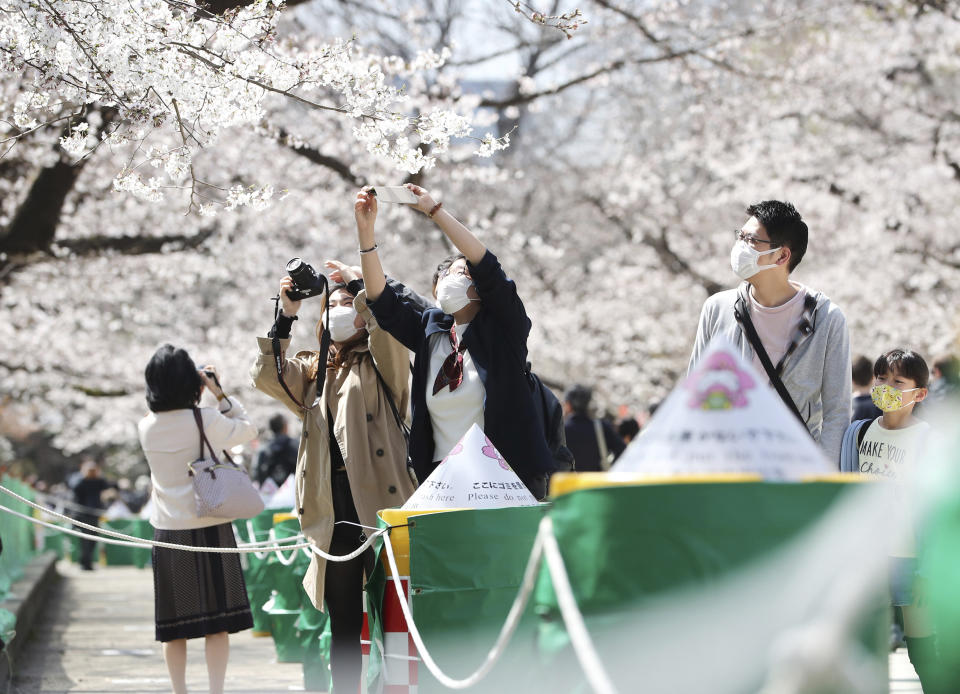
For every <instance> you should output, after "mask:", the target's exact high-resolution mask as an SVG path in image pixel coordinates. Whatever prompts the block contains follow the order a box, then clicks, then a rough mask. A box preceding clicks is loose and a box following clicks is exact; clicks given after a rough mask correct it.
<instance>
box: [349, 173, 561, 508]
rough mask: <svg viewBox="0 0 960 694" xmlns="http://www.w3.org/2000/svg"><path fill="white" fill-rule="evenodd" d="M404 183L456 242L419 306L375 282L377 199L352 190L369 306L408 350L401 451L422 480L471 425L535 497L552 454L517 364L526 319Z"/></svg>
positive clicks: (494, 274)
mask: <svg viewBox="0 0 960 694" xmlns="http://www.w3.org/2000/svg"><path fill="white" fill-rule="evenodd" d="M407 187H408V188H409V189H410V190H411V191H412V192H413V193H414V195H416V196H417V202H416V204H415V205H414V206H415V207H416V209H418V210H419V211H420V212H423V213H424V214H425V215H427V217H429V218H430V219H432V220H433V222H434V223H435V224H436V225H437V226H438V227H440V230H441V231H442V232H443V233H444V235H445V236H446V237H447V238H448V239H449V240H450V241H451V243H453V245H454V246H455V247H456V248H457V249H458V250H459V251H460V253H459V254H458V255H455V256H451V257H449V258H447V259H446V260H444V261H443V262H442V263H440V265H439V266H438V268H437V273H436V274H435V275H434V283H435V292H436V296H437V301H438V302H439V304H440V308H439V309H437V308H433V309H429V310H425V311H420V310H419V309H417V308H415V307H412V306H410V305H409V304H408V303H407V302H405V301H402V300H401V299H400V298H398V296H397V293H396V291H395V290H394V288H393V287H392V286H390V285H388V284H387V283H386V282H385V280H384V274H383V268H382V266H381V264H380V258H379V256H378V247H377V243H376V238H375V233H374V225H375V222H376V218H377V200H376V197H375V196H374V195H372V194H370V193H368V192H367V190H366V189H365V190H363V191H361V192H360V193H358V194H357V199H356V203H355V205H354V214H355V216H356V220H357V236H358V239H359V242H360V262H361V266H362V268H363V275H364V277H365V278H366V287H367V299H368V302H369V306H370V310H371V311H372V312H373V315H374V316H376V319H377V322H378V323H379V324H380V326H381V327H382V328H383V329H384V330H386V331H387V332H389V333H390V334H391V335H393V336H394V337H396V338H397V339H398V340H399V341H400V342H402V343H403V344H404V345H406V347H407V348H409V349H410V350H411V351H413V352H414V354H415V355H416V357H415V361H414V366H413V386H412V392H411V407H412V414H413V421H412V424H411V426H410V458H411V460H412V462H413V467H414V470H415V471H416V473H417V477H418V478H419V479H421V480H422V479H425V478H426V476H427V475H429V474H430V473H431V472H432V471H433V469H434V468H435V467H436V466H437V463H438V462H439V461H440V460H442V459H443V457H444V456H446V455H447V453H449V452H450V449H451V448H453V447H454V446H455V445H456V444H457V442H458V441H459V440H460V438H461V437H462V436H463V435H464V434H465V433H466V432H467V430H468V429H469V428H470V426H471V425H472V424H477V425H478V426H479V427H480V428H481V429H483V431H484V432H485V433H486V434H487V436H488V437H489V438H490V440H491V441H492V442H493V444H494V445H495V446H496V447H497V449H498V450H499V451H500V452H501V453H502V454H503V456H504V457H505V458H506V460H507V462H508V463H509V464H510V465H511V466H512V467H513V469H514V470H515V471H516V473H517V476H519V477H520V479H521V481H522V482H523V483H524V484H525V485H526V487H527V489H529V490H530V492H531V493H532V494H533V495H534V496H535V497H536V498H537V499H542V498H543V497H544V496H545V495H546V475H547V474H549V473H550V472H552V471H553V459H552V457H551V455H550V450H549V448H548V447H547V442H546V436H545V434H544V431H543V422H542V420H541V419H540V418H539V417H538V416H537V413H536V409H535V407H534V403H533V396H532V394H531V392H530V386H529V385H528V381H527V378H526V375H525V373H524V367H525V365H526V362H527V336H528V335H529V333H530V320H529V319H528V318H527V314H526V311H525V310H524V307H523V302H522V301H521V300H520V297H519V296H517V288H516V285H515V284H514V283H513V281H512V280H509V279H507V276H506V275H505V274H504V272H503V270H502V269H501V267H500V263H499V262H498V261H497V258H496V256H494V255H493V253H491V252H490V251H488V250H487V248H486V247H485V246H484V245H483V244H482V243H481V242H480V241H479V240H478V239H477V238H476V237H475V236H474V235H473V234H472V233H471V232H470V230H469V229H467V228H466V227H465V226H463V225H462V224H461V223H460V222H458V221H457V219H456V218H455V217H454V216H453V215H452V214H450V212H448V211H447V210H446V209H445V208H443V206H442V204H441V203H438V202H436V201H435V200H434V199H433V198H432V197H431V196H430V194H429V193H428V192H427V191H425V190H424V189H422V188H419V187H417V186H414V185H408V186H407Z"/></svg>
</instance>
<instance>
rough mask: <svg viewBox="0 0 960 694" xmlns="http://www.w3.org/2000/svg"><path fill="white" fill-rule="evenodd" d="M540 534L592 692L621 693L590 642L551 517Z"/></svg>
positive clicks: (565, 620)
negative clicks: (554, 532)
mask: <svg viewBox="0 0 960 694" xmlns="http://www.w3.org/2000/svg"><path fill="white" fill-rule="evenodd" d="M538 534H542V535H543V555H544V558H545V559H546V560H547V569H548V570H549V571H550V582H551V583H552V584H553V592H554V593H555V594H556V596H557V605H559V607H560V615H561V616H562V617H563V621H564V624H566V626H567V633H568V634H569V635H570V643H571V645H573V650H574V652H575V653H576V654H577V659H578V660H579V661H580V667H582V668H583V674H584V675H586V677H587V682H588V683H589V684H590V688H591V689H593V691H594V692H596V693H597V694H616V691H617V690H616V688H615V687H614V686H613V682H612V681H611V680H610V676H609V675H608V674H607V671H606V670H605V669H604V667H603V663H602V662H601V660H600V656H599V655H598V654H597V649H596V648H595V647H594V645H593V640H592V639H591V638H590V632H589V631H587V625H586V624H585V623H584V621H583V614H581V612H580V608H579V607H578V606H577V598H576V596H575V595H574V594H573V588H572V587H571V586H570V577H569V576H567V567H566V566H564V563H563V555H562V554H561V553H560V546H559V545H558V544H557V538H556V536H555V535H554V534H553V519H552V518H550V516H544V518H543V520H542V521H540V533H538Z"/></svg>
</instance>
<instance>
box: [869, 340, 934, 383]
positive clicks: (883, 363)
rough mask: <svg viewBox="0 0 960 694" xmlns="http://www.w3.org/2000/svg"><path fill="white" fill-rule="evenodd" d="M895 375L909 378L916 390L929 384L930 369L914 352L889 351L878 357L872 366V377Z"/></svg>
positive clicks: (902, 350)
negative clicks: (915, 385) (914, 384)
mask: <svg viewBox="0 0 960 694" xmlns="http://www.w3.org/2000/svg"><path fill="white" fill-rule="evenodd" d="M890 373H895V374H897V375H899V376H903V377H904V378H909V379H910V380H912V381H913V382H914V383H916V384H917V388H926V387H927V385H928V384H929V383H930V369H929V368H928V367H927V362H925V361H924V360H923V357H921V356H920V355H919V354H917V353H916V352H914V351H912V350H909V349H891V350H890V351H889V352H887V353H886V354H883V355H881V356H880V358H879V359H877V362H876V363H875V364H874V365H873V375H874V376H884V375H886V374H890Z"/></svg>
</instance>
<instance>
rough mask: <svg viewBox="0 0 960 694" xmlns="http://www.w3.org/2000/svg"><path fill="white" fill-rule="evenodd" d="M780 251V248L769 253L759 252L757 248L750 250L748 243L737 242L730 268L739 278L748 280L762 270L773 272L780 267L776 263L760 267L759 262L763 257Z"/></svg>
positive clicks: (732, 251) (772, 249)
mask: <svg viewBox="0 0 960 694" xmlns="http://www.w3.org/2000/svg"><path fill="white" fill-rule="evenodd" d="M779 250H780V249H779V248H771V249H770V250H769V251H758V250H757V249H755V248H750V246H749V245H748V244H747V242H746V241H737V242H736V243H735V244H733V249H732V250H731V251H730V267H731V268H732V269H733V271H734V272H735V273H736V275H737V277H739V278H740V279H742V280H748V279H750V278H751V277H753V276H754V275H756V274H757V273H758V272H761V271H762V270H772V269H773V268H775V267H778V265H777V264H776V263H774V264H772V265H760V263H759V260H760V256H761V255H768V254H770V253H774V252H775V251H779Z"/></svg>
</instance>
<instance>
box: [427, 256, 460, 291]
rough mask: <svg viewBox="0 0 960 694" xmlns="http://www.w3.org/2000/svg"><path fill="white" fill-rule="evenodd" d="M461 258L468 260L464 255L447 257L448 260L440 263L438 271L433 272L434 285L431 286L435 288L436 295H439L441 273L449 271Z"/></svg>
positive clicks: (445, 259)
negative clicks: (438, 285) (438, 287)
mask: <svg viewBox="0 0 960 694" xmlns="http://www.w3.org/2000/svg"><path fill="white" fill-rule="evenodd" d="M461 258H462V259H463V260H466V259H467V256H465V255H464V254H463V253H454V254H453V255H450V256H447V257H446V258H444V259H443V260H441V261H440V264H439V265H437V269H436V270H434V271H433V283H432V284H431V285H430V286H432V287H433V293H434V294H436V293H437V282H439V281H440V273H442V272H444V271H446V270H447V269H449V267H450V266H451V265H453V264H454V263H455V262H457V261H458V260H460V259H461Z"/></svg>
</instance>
